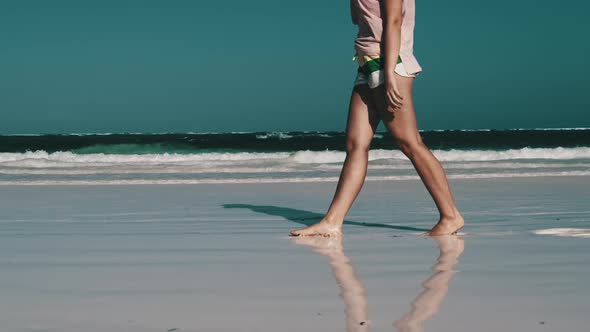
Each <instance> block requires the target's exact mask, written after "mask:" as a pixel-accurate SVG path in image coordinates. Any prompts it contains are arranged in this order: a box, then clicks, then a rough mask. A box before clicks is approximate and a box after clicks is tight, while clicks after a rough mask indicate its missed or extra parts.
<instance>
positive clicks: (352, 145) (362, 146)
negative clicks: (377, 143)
mask: <svg viewBox="0 0 590 332" xmlns="http://www.w3.org/2000/svg"><path fill="white" fill-rule="evenodd" d="M370 146H371V142H370V141H365V140H360V139H347V140H346V152H347V153H358V152H363V153H366V152H369V149H370Z"/></svg>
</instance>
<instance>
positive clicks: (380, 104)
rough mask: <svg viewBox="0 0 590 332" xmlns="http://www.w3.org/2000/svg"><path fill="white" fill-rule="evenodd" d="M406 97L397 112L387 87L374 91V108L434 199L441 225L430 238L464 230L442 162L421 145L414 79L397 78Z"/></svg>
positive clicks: (398, 76) (432, 232)
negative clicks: (415, 106) (388, 97)
mask: <svg viewBox="0 0 590 332" xmlns="http://www.w3.org/2000/svg"><path fill="white" fill-rule="evenodd" d="M395 78H396V80H397V82H398V86H399V87H400V93H401V95H402V97H403V105H402V107H401V108H398V109H395V110H394V112H393V113H392V112H390V111H389V110H388V108H389V103H388V102H387V98H386V91H385V84H382V85H380V86H378V87H377V88H375V89H373V98H374V101H375V105H376V107H377V109H378V110H379V113H380V115H381V119H382V120H383V124H384V125H385V127H386V128H387V129H388V130H389V132H390V133H391V135H392V136H393V137H394V138H395V141H396V143H397V145H398V147H399V148H400V150H401V151H402V152H403V153H404V154H405V155H406V156H407V157H408V158H409V159H410V161H411V162H412V164H413V165H414V167H415V168H416V171H417V172H418V175H420V178H421V179H422V182H424V185H425V186H426V189H427V190H428V192H429V193H430V195H431V196H432V198H433V199H434V202H435V204H436V206H437V208H438V211H439V213H440V219H439V221H438V223H437V224H436V225H435V226H434V227H433V228H432V230H431V231H430V232H428V235H445V234H452V233H454V232H456V231H457V230H459V229H460V228H462V227H463V225H464V221H463V217H462V216H461V214H460V213H459V210H458V209H457V207H456V205H455V201H454V198H453V195H452V193H451V190H450V188H449V184H448V182H447V177H446V175H445V172H444V170H443V168H442V165H441V164H440V162H439V161H438V160H437V159H436V157H435V156H434V155H433V154H432V152H431V151H430V149H428V147H427V146H426V145H424V143H423V142H422V137H420V133H419V132H418V127H417V124H416V114H415V112H414V103H413V100H412V89H413V84H414V78H412V77H404V76H401V75H398V74H397V73H396V74H395Z"/></svg>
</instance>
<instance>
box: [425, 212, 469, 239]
mask: <svg viewBox="0 0 590 332" xmlns="http://www.w3.org/2000/svg"><path fill="white" fill-rule="evenodd" d="M464 225H465V221H464V220H463V217H462V216H461V214H460V213H457V214H456V217H454V218H451V217H443V218H441V219H440V220H439V221H438V223H437V224H436V225H434V227H432V229H431V230H430V231H429V232H426V233H425V234H424V235H428V236H438V235H450V234H455V233H456V232H457V231H458V230H460V229H461V228H463V226H464Z"/></svg>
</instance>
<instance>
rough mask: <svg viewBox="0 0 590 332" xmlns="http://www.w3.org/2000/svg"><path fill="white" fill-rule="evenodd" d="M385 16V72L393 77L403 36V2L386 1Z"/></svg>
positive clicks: (400, 0) (398, 0)
mask: <svg viewBox="0 0 590 332" xmlns="http://www.w3.org/2000/svg"><path fill="white" fill-rule="evenodd" d="M384 14H385V15H383V22H384V26H383V36H382V38H383V41H384V44H385V45H384V47H385V49H384V52H383V53H384V58H385V59H384V60H385V64H384V68H383V69H384V70H385V74H386V76H388V75H392V74H393V72H394V71H395V65H396V64H397V59H398V56H399V49H400V44H401V35H402V0H385V13H384Z"/></svg>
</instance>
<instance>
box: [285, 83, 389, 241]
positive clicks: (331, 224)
mask: <svg viewBox="0 0 590 332" xmlns="http://www.w3.org/2000/svg"><path fill="white" fill-rule="evenodd" d="M379 121H380V118H379V113H378V112H377V110H376V109H375V105H373V97H372V95H371V90H370V89H369V87H368V86H367V85H357V86H356V87H355V88H354V90H353V92H352V96H351V98H350V106H349V111H348V119H347V124H346V159H345V160H344V165H343V166H342V171H341V172H340V179H339V180H338V185H337V186H336V192H335V194H334V198H333V199H332V203H331V204H330V207H329V208H328V212H327V213H326V215H325V216H324V218H323V219H322V220H321V221H320V222H318V223H317V224H314V225H311V226H309V227H306V228H303V229H298V230H294V231H291V235H293V236H299V235H322V236H337V235H340V233H341V229H342V223H343V222H344V217H345V216H346V214H347V213H348V210H350V207H351V206H352V204H353V202H354V200H355V199H356V197H357V196H358V194H359V192H360V191H361V188H362V186H363V183H364V181H365V177H366V175H367V164H368V161H369V147H370V145H371V140H372V139H373V135H374V133H375V129H376V128H377V125H378V124H379Z"/></svg>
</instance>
